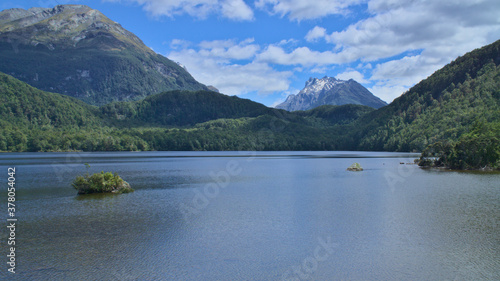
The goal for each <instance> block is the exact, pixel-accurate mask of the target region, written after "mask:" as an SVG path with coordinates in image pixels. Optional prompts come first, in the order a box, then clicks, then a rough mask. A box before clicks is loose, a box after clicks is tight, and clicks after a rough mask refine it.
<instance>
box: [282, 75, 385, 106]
mask: <svg viewBox="0 0 500 281" xmlns="http://www.w3.org/2000/svg"><path fill="white" fill-rule="evenodd" d="M326 104H330V105H343V104H360V105H366V106H370V107H373V108H380V107H383V106H385V105H387V103H385V102H384V101H382V100H381V99H379V98H377V97H376V96H374V95H373V94H372V93H371V92H370V91H368V90H367V89H366V88H365V87H363V86H362V85H361V84H359V83H358V82H356V81H354V80H352V79H350V80H348V81H344V80H338V79H335V78H333V77H327V76H325V77H323V78H322V79H318V78H310V79H309V80H308V81H307V82H306V86H305V87H304V89H302V90H301V91H300V92H299V93H298V94H296V95H290V96H288V98H287V99H286V100H285V102H283V103H281V104H279V105H278V106H276V108H279V109H285V110H288V111H295V110H308V109H312V108H315V107H318V106H321V105H326Z"/></svg>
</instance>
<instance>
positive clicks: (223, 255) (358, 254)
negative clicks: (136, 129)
mask: <svg viewBox="0 0 500 281" xmlns="http://www.w3.org/2000/svg"><path fill="white" fill-rule="evenodd" d="M417 157H418V154H411V153H387V152H256V153H254V152H123V153H116V152H110V153H4V154H0V179H1V183H2V184H3V185H4V187H2V189H1V190H2V191H1V194H0V200H1V202H3V203H1V204H0V206H4V207H3V208H4V210H1V212H3V213H4V218H5V219H4V223H3V224H4V225H7V221H6V219H7V188H8V186H7V177H8V176H7V169H8V168H9V167H15V168H16V174H15V179H16V202H15V203H16V214H15V216H16V218H17V219H18V221H17V227H16V273H15V274H11V273H9V272H7V266H5V262H7V257H6V255H7V254H9V253H8V252H7V251H8V247H7V239H8V235H9V233H8V232H7V230H6V227H5V226H4V227H2V229H3V230H2V232H1V237H0V238H1V239H0V240H1V241H2V243H3V246H2V247H1V249H2V251H3V253H1V255H2V256H3V257H4V258H3V259H4V267H3V268H4V269H3V270H2V271H1V272H0V278H6V277H7V278H9V279H11V280H500V238H499V237H500V225H499V221H500V184H499V183H500V174H498V173H472V172H451V171H445V170H436V169H428V170H426V169H421V168H419V167H418V166H416V165H411V164H410V163H411V162H413V159H414V158H417ZM354 162H358V163H360V164H361V166H362V167H363V168H364V171H362V172H351V171H346V168H347V167H348V166H350V165H351V164H353V163H354ZM84 163H89V164H90V166H91V167H90V169H89V171H88V172H90V173H96V172H100V171H113V172H117V173H118V174H119V175H120V176H121V177H122V178H123V179H125V180H126V181H128V182H129V183H130V184H131V186H132V187H133V188H134V189H135V192H133V193H129V194H120V195H102V194H100V195H84V196H77V194H76V190H74V189H73V188H72V187H71V182H72V180H73V179H74V178H75V177H76V176H77V175H83V174H85V173H87V170H86V168H85V165H84ZM400 163H403V164H400Z"/></svg>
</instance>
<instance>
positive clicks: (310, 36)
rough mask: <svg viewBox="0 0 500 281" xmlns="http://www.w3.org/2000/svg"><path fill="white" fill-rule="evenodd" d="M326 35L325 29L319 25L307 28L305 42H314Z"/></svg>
mask: <svg viewBox="0 0 500 281" xmlns="http://www.w3.org/2000/svg"><path fill="white" fill-rule="evenodd" d="M325 36H326V29H325V28H323V27H321V26H315V27H314V28H313V29H311V30H309V32H308V33H307V34H306V37H305V38H306V40H307V42H314V41H317V40H318V39H320V38H324V37H325Z"/></svg>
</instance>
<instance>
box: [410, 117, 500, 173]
mask: <svg viewBox="0 0 500 281" xmlns="http://www.w3.org/2000/svg"><path fill="white" fill-rule="evenodd" d="M419 165H420V166H434V167H447V168H452V169H461V170H468V169H500V122H497V123H484V122H476V123H475V124H474V127H473V129H472V130H471V131H470V132H468V133H466V134H463V135H462V136H461V137H460V138H459V139H458V141H456V142H455V141H452V140H446V141H439V142H436V143H434V144H432V145H429V146H428V147H427V148H426V149H425V150H424V151H423V152H422V156H421V157H420V161H419Z"/></svg>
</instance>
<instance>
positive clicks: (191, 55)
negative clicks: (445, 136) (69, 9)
mask: <svg viewBox="0 0 500 281" xmlns="http://www.w3.org/2000/svg"><path fill="white" fill-rule="evenodd" d="M58 4H84V5H88V6H90V7H91V8H93V9H97V10H99V11H101V12H102V13H104V14H105V15H106V16H108V17H109V18H111V19H112V20H114V21H116V22H118V23H120V24H121V25H122V26H123V27H125V28H126V29H128V30H130V31H131V32H133V33H135V34H136V35H137V36H139V38H141V39H142V40H143V41H144V43H145V44H146V45H148V46H149V47H151V48H152V49H153V50H155V51H156V52H157V53H159V54H162V55H165V56H166V57H168V58H170V59H172V60H174V61H176V62H179V63H181V64H182V65H184V66H185V67H186V68H187V69H188V71H189V72H190V73H191V74H192V75H193V76H194V77H195V78H196V79H197V80H198V81H200V82H202V83H204V84H206V85H213V86H215V87H217V88H218V89H219V90H220V91H221V92H222V93H224V94H228V95H238V96H240V97H242V98H249V99H252V100H255V101H258V102H261V103H264V104H266V105H268V106H273V105H276V104H278V103H280V102H282V101H284V100H285V99H286V97H287V96H288V95H289V94H295V93H297V92H298V91H299V90H300V89H302V88H303V87H304V83H305V82H306V81H307V79H309V77H317V78H321V77H323V76H332V77H337V78H339V79H350V78H352V79H354V80H356V81H358V82H360V83H361V84H363V85H364V86H365V87H367V88H368V89H369V90H370V91H371V92H372V93H374V94H375V95H376V96H378V97H380V98H381V99H383V100H385V101H387V102H391V101H392V100H393V99H394V98H396V97H398V96H400V95H401V94H402V93H403V92H404V91H406V90H407V89H409V88H410V87H411V86H413V85H414V84H415V83H417V82H419V81H420V80H422V79H424V78H426V77H428V76H429V75H431V74H432V73H433V72H434V71H436V70H438V69H439V68H441V67H443V66H444V65H445V64H447V63H449V62H450V61H452V60H454V59H455V58H457V57H458V56H460V55H463V54H465V53H466V52H468V51H471V50H473V49H475V48H479V47H481V46H484V45H487V44H490V43H492V42H494V41H496V40H498V39H500V5H498V2H497V0H474V1H471V0H467V1H465V0H450V1H425V0H422V1H419V0H407V1H406V0H403V1H397V0H385V1H382V0H316V1H310V0H252V1H247V0H103V1H101V0H88V1H87V0H73V1H66V0H38V1H31V0H28V1H14V0H7V1H2V3H1V4H0V9H2V10H3V9H8V8H14V7H15V8H25V9H27V8H30V7H53V6H55V5H58Z"/></svg>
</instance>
